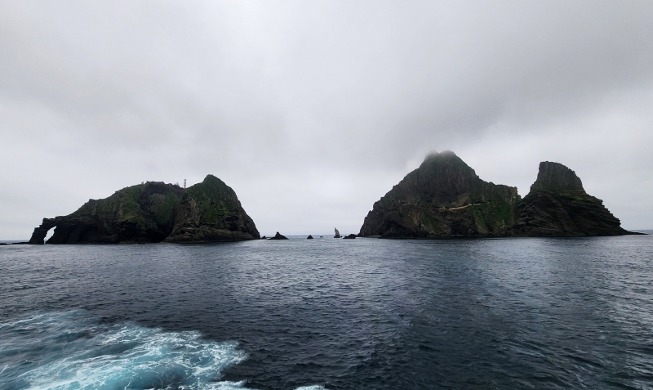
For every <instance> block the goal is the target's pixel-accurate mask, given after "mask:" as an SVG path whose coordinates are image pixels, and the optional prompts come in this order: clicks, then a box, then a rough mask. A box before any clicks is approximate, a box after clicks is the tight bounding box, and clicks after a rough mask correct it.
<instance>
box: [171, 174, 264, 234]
mask: <svg viewBox="0 0 653 390" xmlns="http://www.w3.org/2000/svg"><path fill="white" fill-rule="evenodd" d="M259 237H260V235H259V232H258V230H257V229H256V225H255V224H254V221H253V220H252V219H251V218H250V217H249V216H248V215H247V213H246V212H245V210H244V209H243V207H242V205H241V204H240V201H239V200H238V197H237V196H236V193H235V192H234V190H232V189H231V187H229V186H227V185H226V184H225V183H224V182H223V181H222V180H220V179H218V178H217V177H215V176H213V175H207V176H206V178H204V181H202V182H201V183H198V184H195V185H194V186H191V187H189V188H188V189H187V190H186V194H184V196H183V198H182V199H181V203H180V204H179V207H178V208H177V213H176V218H175V224H174V228H173V229H172V232H171V233H170V235H169V236H168V237H167V238H166V239H165V241H166V242H182V243H190V242H198V243H201V242H216V241H241V240H251V239H255V238H259Z"/></svg>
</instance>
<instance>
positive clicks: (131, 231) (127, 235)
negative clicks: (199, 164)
mask: <svg viewBox="0 0 653 390" xmlns="http://www.w3.org/2000/svg"><path fill="white" fill-rule="evenodd" d="M193 207H195V208H193ZM192 213H194V214H192ZM191 214H192V215H191ZM184 216H188V218H184ZM219 216H221V217H224V218H223V219H224V220H225V221H227V222H226V223H225V222H224V221H222V220H221V219H220V218H219ZM191 220H192V221H195V220H197V224H196V225H192V224H191ZM177 224H180V225H179V226H177ZM191 225H192V226H194V227H195V228H196V231H195V232H192V231H191V230H192V229H190V227H189V226H191ZM52 228H54V233H53V235H52V237H51V238H50V239H49V240H48V243H49V244H78V243H103V244H112V243H147V242H161V241H163V240H165V239H167V238H170V236H171V234H172V233H174V232H176V234H175V236H174V237H173V238H171V239H169V241H174V242H187V241H188V242H199V241H224V240H230V241H233V240H242V239H248V238H258V232H257V231H256V227H255V226H254V222H253V221H252V220H251V218H249V216H247V214H246V213H245V211H244V210H243V209H242V207H241V206H240V202H239V201H238V198H237V197H236V194H235V193H234V192H233V190H232V189H231V188H229V187H227V186H226V185H225V184H224V183H222V181H220V180H219V179H217V178H215V177H214V176H210V175H209V176H207V179H205V180H204V182H203V183H200V184H197V185H195V186H193V187H191V188H189V189H188V190H185V189H183V188H180V187H179V186H176V185H172V184H165V183H160V182H147V183H144V184H139V185H135V186H131V187H126V188H123V189H121V190H119V191H117V192H115V193H114V194H113V195H111V196H110V197H108V198H105V199H100V200H89V201H88V202H86V203H85V204H84V205H83V206H82V207H80V208H79V209H78V210H77V211H75V212H74V213H72V214H70V215H67V216H60V217H55V218H44V219H43V223H42V224H41V225H40V226H38V227H37V228H35V229H34V233H33V234H32V238H31V239H30V241H29V242H30V243H31V244H43V241H44V239H45V237H46V235H47V232H48V231H49V230H50V229H52ZM200 232H205V233H204V234H203V235H202V234H200ZM244 232H246V233H247V234H243V233H244Z"/></svg>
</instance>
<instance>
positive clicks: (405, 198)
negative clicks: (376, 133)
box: [359, 151, 519, 238]
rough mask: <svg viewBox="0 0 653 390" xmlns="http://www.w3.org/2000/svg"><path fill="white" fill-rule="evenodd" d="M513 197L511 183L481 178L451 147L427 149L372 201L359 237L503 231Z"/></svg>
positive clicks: (514, 190)
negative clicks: (434, 151) (433, 151)
mask: <svg viewBox="0 0 653 390" xmlns="http://www.w3.org/2000/svg"><path fill="white" fill-rule="evenodd" d="M518 200H519V196H518V195H517V188H516V187H508V186H504V185H496V184H493V183H488V182H485V181H483V180H481V179H480V178H479V177H478V175H476V172H474V170H473V169H472V168H470V167H469V166H468V165H467V164H465V162H464V161H463V160H461V159H460V158H459V157H458V156H456V155H455V154H454V153H453V152H449V151H447V152H442V153H437V154H431V155H429V156H427V157H426V159H425V160H424V162H423V163H422V164H421V165H420V167H419V168H417V169H416V170H414V171H413V172H411V173H409V174H408V175H406V177H404V179H403V180H401V181H400V182H399V184H397V185H396V186H394V187H393V188H392V190H390V191H389V192H388V193H387V194H385V196H383V197H382V198H381V199H380V200H379V201H377V202H376V203H375V204H374V207H373V209H372V210H371V211H370V212H369V213H368V214H367V217H365V221H364V223H363V226H362V227H361V230H360V233H359V236H368V237H369V236H378V237H424V238H429V237H452V236H465V237H467V236H505V235H508V234H510V231H511V228H512V226H513V225H514V223H515V221H516V204H517V201H518Z"/></svg>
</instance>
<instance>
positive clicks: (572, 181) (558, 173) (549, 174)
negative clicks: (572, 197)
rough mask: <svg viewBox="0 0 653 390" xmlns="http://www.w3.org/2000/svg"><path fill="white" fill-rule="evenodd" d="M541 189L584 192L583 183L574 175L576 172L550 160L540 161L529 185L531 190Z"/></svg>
mask: <svg viewBox="0 0 653 390" xmlns="http://www.w3.org/2000/svg"><path fill="white" fill-rule="evenodd" d="M543 190H544V191H579V192H585V189H584V188H583V183H582V182H581V181H580V178H579V177H578V176H576V172H574V171H572V170H571V169H569V168H567V167H566V166H564V165H562V164H560V163H556V162H550V161H543V162H541V163H540V170H539V172H538V174H537V179H536V180H535V183H533V185H532V186H531V192H533V191H543Z"/></svg>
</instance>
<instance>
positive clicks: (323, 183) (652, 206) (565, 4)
mask: <svg viewBox="0 0 653 390" xmlns="http://www.w3.org/2000/svg"><path fill="white" fill-rule="evenodd" d="M0 136H1V137H0V164H1V169H0V182H1V187H0V188H1V190H0V239H27V238H29V237H30V235H31V233H32V230H33V228H34V227H35V226H37V225H39V224H40V223H41V219H42V218H43V217H54V216H57V215H66V214H69V213H71V212H73V211H75V210H76V209H77V208H78V207H79V206H81V205H82V204H83V203H84V202H86V201H87V200H88V199H89V198H93V199H99V198H105V197H107V196H109V195H111V194H112V193H113V192H115V191H116V190H118V189H120V188H123V187H126V186H129V185H133V184H139V183H141V182H142V181H147V180H152V181H165V182H168V183H179V184H182V183H183V181H184V179H187V181H188V185H189V186H190V185H192V184H194V183H197V182H199V181H201V180H202V179H203V178H204V176H205V175H206V174H208V173H211V174H214V175H215V176H217V177H219V178H221V179H222V180H224V181H225V182H226V183H227V184H228V185H229V186H231V187H232V188H233V189H234V190H235V191H236V193H237V194H238V197H239V198H240V201H241V203H242V204H243V207H244V208H245V210H246V211H247V213H248V214H249V215H250V216H251V217H252V218H253V219H254V221H255V223H256V225H257V227H258V229H259V231H260V232H261V234H262V235H271V234H274V232H276V231H277V230H278V231H280V232H281V233H282V234H322V233H331V232H332V230H333V228H334V227H338V228H339V229H340V232H341V233H345V234H348V233H358V231H359V229H360V226H361V224H362V222H363V219H364V217H365V215H366V214H367V212H368V211H369V210H370V209H371V208H372V205H373V203H374V202H375V201H376V200H378V199H379V198H380V197H381V196H383V195H384V194H385V193H386V192H387V191H389V190H390V189H391V188H392V186H393V185H394V184H396V183H397V182H399V180H401V178H403V177H404V176H405V175H406V174H407V173H408V172H410V171H411V170H413V169H415V168H417V167H418V166H419V164H420V163H421V161H422V160H423V159H424V157H425V156H426V154H427V153H429V152H431V151H443V150H452V151H454V152H455V153H456V154H457V155H458V156H460V157H461V158H462V159H463V160H465V161H466V162H467V163H468V164H469V165H470V166H471V167H472V168H474V169H475V170H476V173H478V174H479V176H480V177H481V178H482V179H484V180H486V181H492V182H494V183H497V184H507V185H514V186H517V187H518V189H519V193H520V195H521V196H525V195H526V194H527V193H528V190H529V187H530V185H531V184H532V183H533V181H534V180H535V178H536V176H537V170H538V163H539V162H540V161H544V160H549V161H556V162H560V163H563V164H565V165H567V166H568V167H570V168H571V169H573V170H575V171H576V173H577V174H578V175H579V177H580V178H581V179H582V181H583V184H584V186H585V189H586V190H587V191H588V192H589V193H590V194H592V195H594V196H596V197H598V198H600V199H603V200H604V204H605V205H606V206H607V207H608V208H609V209H610V210H611V211H612V213H613V214H615V216H617V217H618V218H620V219H621V221H622V226H624V227H625V228H627V229H643V228H653V174H652V167H653V152H652V149H653V1H650V0H641V1H636V0H614V1H600V0H589V1H571V0H561V1H554V0H546V1H524V0H515V1H502V0H496V1H480V0H479V1H460V0H455V1H382V0H370V1H355V0H353V1H352V0H347V1H336V0H327V1H322V0H311V1H290V0H288V1H273V0H261V1H247V0H242V1H236V0H231V1H213V0H210V1H209V0H207V1H137V0H124V1H116V0H111V1H109V0H106V1H92V2H89V1H82V0H80V1H65V0H62V1H30V0H20V1H15V0H0Z"/></svg>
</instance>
